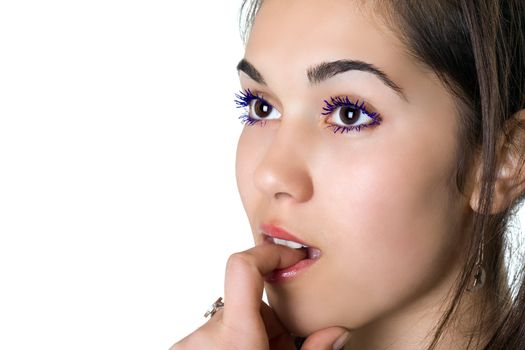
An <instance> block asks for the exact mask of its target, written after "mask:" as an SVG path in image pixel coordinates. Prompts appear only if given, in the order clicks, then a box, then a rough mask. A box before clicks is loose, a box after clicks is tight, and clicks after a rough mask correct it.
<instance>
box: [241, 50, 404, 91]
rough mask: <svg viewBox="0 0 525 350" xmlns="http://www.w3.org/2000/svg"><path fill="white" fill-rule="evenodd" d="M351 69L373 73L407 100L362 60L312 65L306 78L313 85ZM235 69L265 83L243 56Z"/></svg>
mask: <svg viewBox="0 0 525 350" xmlns="http://www.w3.org/2000/svg"><path fill="white" fill-rule="evenodd" d="M353 70H357V71H362V72H367V73H371V74H374V75H375V76H376V77H377V78H379V79H380V80H381V81H382V82H383V83H384V84H385V85H386V86H388V87H389V88H390V89H392V90H394V92H395V93H396V94H398V95H399V96H400V97H401V98H402V99H404V100H405V101H408V99H407V97H406V95H405V92H404V91H403V89H402V88H401V87H400V86H399V85H397V84H396V83H394V81H393V80H392V79H390V78H389V77H388V75H387V74H386V73H385V72H383V71H382V70H381V69H379V68H378V67H376V66H374V65H373V64H370V63H367V62H364V61H359V60H337V61H333V62H322V63H319V64H317V65H315V66H313V67H310V68H308V69H307V71H306V75H307V77H308V80H309V81H310V84H312V85H315V84H319V83H321V82H323V81H325V80H328V79H330V78H332V77H334V76H336V75H338V74H341V73H345V72H348V71H353ZM237 71H238V72H244V73H246V74H247V75H248V76H249V77H250V78H251V79H253V80H254V81H255V82H257V83H259V84H262V85H266V81H265V80H264V78H263V76H262V74H261V73H260V72H259V71H258V70H257V69H256V68H255V67H254V66H253V65H252V64H251V63H250V62H248V61H247V60H246V59H244V58H243V59H242V60H241V61H240V62H239V64H238V65H237Z"/></svg>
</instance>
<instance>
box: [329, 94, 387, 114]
mask: <svg viewBox="0 0 525 350" xmlns="http://www.w3.org/2000/svg"><path fill="white" fill-rule="evenodd" d="M330 101H331V102H328V100H324V103H325V104H326V106H325V107H323V110H324V112H323V113H322V114H323V115H329V114H331V113H333V111H335V110H336V109H337V108H338V107H353V108H356V109H359V110H361V111H362V112H364V113H365V114H366V115H368V116H369V117H370V118H372V119H375V118H377V117H379V113H375V112H374V113H370V112H369V111H368V110H367V109H366V106H365V101H361V104H359V100H357V101H356V102H355V103H354V102H352V101H351V100H350V98H349V97H348V96H345V97H340V96H339V97H330Z"/></svg>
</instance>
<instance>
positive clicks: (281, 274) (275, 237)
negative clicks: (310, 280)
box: [260, 224, 321, 283]
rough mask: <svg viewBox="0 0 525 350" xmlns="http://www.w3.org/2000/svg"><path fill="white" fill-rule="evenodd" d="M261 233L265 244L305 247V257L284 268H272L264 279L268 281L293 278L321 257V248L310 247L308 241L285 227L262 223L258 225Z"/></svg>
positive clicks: (277, 281)
mask: <svg viewBox="0 0 525 350" xmlns="http://www.w3.org/2000/svg"><path fill="white" fill-rule="evenodd" d="M260 231H261V234H262V235H263V236H264V242H263V243H265V244H277V245H283V246H287V247H289V248H292V249H306V250H307V258H306V259H303V260H301V261H299V262H298V263H296V264H294V265H292V266H289V267H287V268H285V269H279V270H274V271H273V272H271V273H270V274H269V275H268V276H266V281H267V282H269V283H279V282H285V281H289V280H292V279H295V278H296V277H298V276H299V274H300V273H302V272H303V271H305V270H306V269H307V268H308V267H309V266H311V265H312V264H314V263H315V262H317V261H318V260H319V258H320V257H321V250H320V249H318V248H316V247H312V246H311V245H310V244H309V243H307V242H305V241H303V240H301V239H300V238H297V237H296V236H294V235H293V234H291V233H290V232H288V231H286V230H285V229H283V228H281V227H279V226H275V225H272V224H262V225H261V227H260Z"/></svg>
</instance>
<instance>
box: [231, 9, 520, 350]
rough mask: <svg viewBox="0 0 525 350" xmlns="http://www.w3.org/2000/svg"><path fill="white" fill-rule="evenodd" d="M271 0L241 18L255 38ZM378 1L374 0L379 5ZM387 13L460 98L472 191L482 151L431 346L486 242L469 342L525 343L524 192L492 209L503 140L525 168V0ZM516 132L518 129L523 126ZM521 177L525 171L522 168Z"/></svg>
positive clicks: (462, 158)
mask: <svg viewBox="0 0 525 350" xmlns="http://www.w3.org/2000/svg"><path fill="white" fill-rule="evenodd" d="M262 1H263V0H243V3H242V7H241V16H240V25H241V33H242V38H243V40H244V41H246V38H247V35H248V34H249V31H250V29H251V25H252V23H253V21H254V19H255V15H256V14H257V11H258V10H259V8H260V6H261V3H262ZM369 3H370V2H369ZM373 3H374V5H379V8H380V9H382V11H380V12H381V14H382V15H383V18H384V19H385V21H386V22H387V23H388V24H389V27H391V28H392V29H393V30H394V31H395V32H396V33H397V34H398V35H399V37H401V38H402V39H403V40H404V41H405V42H406V43H407V46H408V48H409V54H411V55H412V56H413V57H415V58H416V59H417V60H418V61H420V62H421V63H423V64H424V65H426V66H427V67H429V68H430V69H432V71H434V72H435V73H436V74H437V76H438V77H439V78H440V80H441V81H442V83H443V84H444V85H445V86H446V87H448V88H449V89H450V91H452V93H453V94H454V95H455V96H456V97H457V105H458V112H459V113H458V115H461V120H460V125H461V126H460V130H459V137H460V140H461V142H460V147H459V149H458V154H457V162H458V163H457V174H456V185H457V188H458V190H459V191H463V190H464V187H465V181H466V179H467V175H468V174H469V172H470V171H471V170H472V165H473V164H474V163H473V161H474V160H475V158H476V157H479V159H480V160H481V161H482V169H481V177H480V178H479V179H478V183H479V184H480V186H481V193H480V198H479V209H478V211H477V212H475V213H474V214H473V215H474V216H473V226H472V232H471V233H469V234H471V237H472V239H470V240H469V243H468V247H467V252H466V253H467V254H468V259H467V262H466V264H465V266H464V269H463V273H462V274H461V276H460V278H459V279H458V281H457V283H456V286H455V290H454V291H452V292H453V293H454V294H453V298H452V301H451V303H450V305H449V307H448V309H447V311H446V312H445V313H444V314H443V316H442V318H441V319H440V321H439V323H438V325H436V329H435V332H434V337H433V341H432V343H431V344H430V345H429V348H428V349H429V350H431V349H435V347H436V346H437V345H438V344H439V339H440V337H441V336H442V334H443V333H444V332H445V330H446V328H447V326H450V324H451V322H452V321H453V320H454V319H455V318H456V317H458V316H459V315H457V310H458V305H459V303H460V301H461V300H462V296H463V295H464V293H465V291H466V289H467V288H468V287H469V284H470V282H471V277H472V274H473V271H474V268H475V265H476V259H477V257H478V247H479V246H480V244H481V243H482V242H484V247H485V249H484V255H483V256H484V259H483V266H484V268H485V269H486V272H487V280H486V283H485V286H484V292H485V293H484V294H483V295H484V298H485V301H486V303H483V305H484V307H483V308H481V309H480V318H479V322H478V323H477V329H475V330H473V332H472V333H471V336H470V341H469V346H468V348H470V347H471V346H473V347H475V348H479V346H480V345H481V344H482V342H483V343H484V349H491V350H493V349H502V350H503V349H506V350H508V349H521V348H524V347H525V274H524V273H523V269H524V267H523V266H519V268H518V271H517V273H516V275H515V276H514V279H513V281H512V282H509V281H507V275H508V271H507V268H506V266H505V261H504V260H505V259H504V253H505V249H511V248H512V246H511V243H512V242H510V241H509V240H508V236H507V233H508V228H509V224H510V223H511V222H512V220H513V219H514V218H515V217H516V213H517V212H518V209H519V204H520V203H521V202H523V200H524V198H525V191H522V192H521V193H520V194H519V195H518V196H517V197H516V198H514V200H513V202H512V203H510V205H509V206H508V207H507V208H506V209H505V210H503V211H502V212H499V213H497V214H491V207H492V201H493V188H494V182H495V179H496V172H497V170H498V166H499V161H500V159H498V151H499V147H505V148H506V149H508V150H509V152H511V153H512V152H513V154H514V155H516V156H517V159H518V167H517V169H521V170H522V171H523V165H524V163H525V152H524V150H525V140H524V139H523V138H521V139H520V138H517V137H515V135H512V134H510V132H511V130H512V128H511V126H512V127H514V128H520V129H521V131H522V132H521V135H525V125H523V121H521V124H520V123H519V122H518V120H517V118H514V117H515V116H516V113H517V112H519V111H520V110H522V109H524V108H525V2H524V1H523V0H501V1H498V0H435V1H420V0H389V1H385V0H376V1H374V2H373ZM514 130H516V129H514ZM516 176H517V175H516Z"/></svg>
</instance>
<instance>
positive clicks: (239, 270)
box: [223, 244, 306, 326]
mask: <svg viewBox="0 0 525 350" xmlns="http://www.w3.org/2000/svg"><path fill="white" fill-rule="evenodd" d="M305 258H306V252H305V251H304V250H302V249H301V250H296V249H291V248H288V247H284V246H280V245H275V244H263V245H259V246H256V247H253V248H251V249H248V250H246V251H244V252H241V253H235V254H233V255H232V256H230V258H229V259H228V264H227V266H226V277H225V283H224V305H225V306H224V310H223V318H224V321H225V322H226V323H228V324H230V325H233V324H236V323H237V324H238V325H240V326H242V325H243V324H246V322H249V321H250V320H252V321H254V320H259V319H260V317H261V316H260V307H261V299H262V292H263V288H264V276H265V275H267V274H269V273H270V272H272V271H273V270H275V269H282V268H285V267H288V266H291V265H293V264H295V263H297V262H299V261H300V260H302V259H305Z"/></svg>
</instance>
